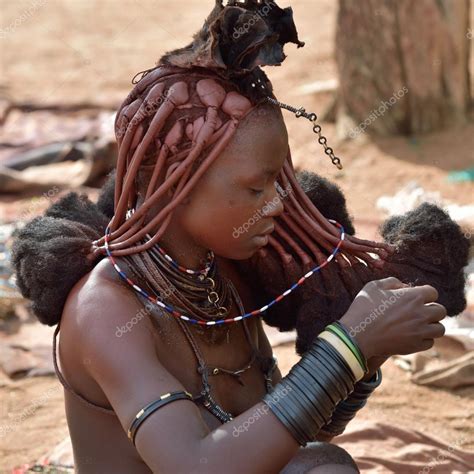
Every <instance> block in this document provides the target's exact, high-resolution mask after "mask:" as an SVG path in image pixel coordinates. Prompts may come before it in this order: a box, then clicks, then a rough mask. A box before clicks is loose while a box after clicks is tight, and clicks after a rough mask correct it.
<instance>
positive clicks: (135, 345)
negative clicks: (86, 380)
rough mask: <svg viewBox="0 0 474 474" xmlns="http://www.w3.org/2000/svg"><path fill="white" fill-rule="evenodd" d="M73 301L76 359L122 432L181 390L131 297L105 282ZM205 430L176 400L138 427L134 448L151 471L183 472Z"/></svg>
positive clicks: (191, 409) (189, 406)
mask: <svg viewBox="0 0 474 474" xmlns="http://www.w3.org/2000/svg"><path fill="white" fill-rule="evenodd" d="M78 298H79V300H80V301H77V303H80V304H77V308H78V309H77V310H76V311H77V317H78V324H79V327H80V331H79V333H80V334H79V339H80V341H79V342H80V345H79V347H80V350H81V356H82V357H83V358H87V359H89V360H90V363H89V364H88V365H87V367H88V370H89V373H90V375H91V376H92V377H93V378H94V380H95V381H96V382H97V384H98V385H99V386H100V387H101V389H102V390H103V392H104V393H105V395H106V396H107V399H108V400H109V402H110V404H111V405H112V407H113V409H114V411H115V412H116V414H117V416H118V418H119V420H120V423H121V424H122V427H123V429H124V430H125V431H127V430H128V428H129V426H130V423H131V422H132V420H133V419H134V417H135V415H136V414H137V412H138V411H139V410H140V409H142V408H143V407H144V406H145V405H147V404H148V403H150V402H152V401H155V400H157V399H158V398H159V397H160V396H161V395H163V394H165V393H167V392H171V391H180V390H184V387H183V386H182V384H181V383H180V382H179V381H178V380H177V379H176V378H175V377H174V376H173V375H172V374H170V373H169V372H168V371H167V370H166V369H165V368H164V367H163V365H162V364H161V363H160V361H159V360H158V358H157V356H156V352H155V346H154V344H155V342H154V339H153V336H152V332H151V331H152V326H151V324H150V321H149V320H148V316H146V315H144V310H143V309H142V306H141V305H140V304H139V303H138V301H137V300H136V299H135V297H134V295H133V294H132V293H130V292H129V291H127V290H126V289H124V288H122V287H120V286H118V285H116V284H107V283H106V284H104V285H101V286H100V295H98V294H97V291H90V292H89V293H86V295H85V296H84V297H83V298H80V295H78ZM140 311H141V312H140ZM127 323H129V324H128V327H129V328H130V330H129V331H127V332H124V333H123V334H121V335H120V331H118V328H120V327H122V326H126V325H127ZM208 432H209V430H208V428H207V426H206V425H205V423H204V421H203V419H202V417H201V414H200V412H199V410H198V408H197V406H196V405H195V403H193V402H191V401H189V400H179V401H175V402H173V403H170V404H168V405H166V406H165V407H164V408H162V409H160V410H158V411H157V412H155V413H154V414H153V416H151V417H149V418H148V419H147V420H146V421H145V422H144V423H143V424H142V426H141V427H140V429H139V430H138V433H137V437H136V447H137V450H138V452H139V453H140V455H141V456H142V458H143V460H144V461H145V463H146V464H147V465H148V466H149V467H150V468H151V469H153V471H164V472H168V471H171V470H173V471H175V472H176V471H177V470H178V471H179V469H177V468H178V467H180V466H182V467H183V471H184V470H186V468H187V467H188V466H192V465H193V463H194V459H193V458H194V456H195V455H197V447H198V445H199V441H200V440H201V439H202V438H204V437H205V436H206V435H207V433H208ZM184 447H185V448H186V449H184ZM193 447H195V448H196V449H193Z"/></svg>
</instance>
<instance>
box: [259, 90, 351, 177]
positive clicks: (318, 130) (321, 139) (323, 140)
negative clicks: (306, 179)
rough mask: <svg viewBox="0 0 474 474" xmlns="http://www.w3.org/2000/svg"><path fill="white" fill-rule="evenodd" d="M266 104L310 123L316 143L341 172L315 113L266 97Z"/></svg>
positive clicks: (338, 160)
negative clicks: (270, 104)
mask: <svg viewBox="0 0 474 474" xmlns="http://www.w3.org/2000/svg"><path fill="white" fill-rule="evenodd" d="M267 100H268V102H271V103H272V104H274V105H277V106H278V107H280V108H282V109H286V110H289V111H290V112H292V113H294V114H295V115H296V118H300V117H304V118H305V119H308V120H309V121H310V122H312V123H313V124H314V125H313V132H314V133H316V134H317V135H318V137H319V138H318V142H319V143H320V144H321V145H322V146H323V147H324V153H326V155H328V156H329V158H331V161H332V164H333V165H334V166H336V168H337V169H339V170H342V163H341V160H340V159H339V158H338V157H337V156H336V155H335V154H334V150H333V149H332V148H331V147H330V146H328V141H327V138H326V137H325V136H324V135H323V134H322V133H321V125H318V124H317V123H316V121H317V120H318V116H317V115H316V114H315V113H308V112H306V109H305V108H304V107H301V108H299V109H297V108H296V107H292V106H291V105H288V104H284V103H283V102H279V101H278V100H276V99H274V98H273V97H267Z"/></svg>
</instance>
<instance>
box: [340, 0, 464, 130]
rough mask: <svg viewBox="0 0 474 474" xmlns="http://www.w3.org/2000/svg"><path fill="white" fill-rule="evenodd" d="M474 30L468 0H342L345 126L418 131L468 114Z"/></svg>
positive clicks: (342, 110) (342, 112)
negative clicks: (470, 37)
mask: <svg viewBox="0 0 474 474" xmlns="http://www.w3.org/2000/svg"><path fill="white" fill-rule="evenodd" d="M469 31H470V30H469V0H416V1H415V0H340V1H339V14H338V27H337V38H336V58H337V65H338V71H339V79H340V95H339V97H340V103H339V110H338V121H339V122H340V124H341V123H345V124H346V125H345V134H346V135H349V136H351V137H355V136H356V135H358V134H359V133H361V132H363V131H365V130H370V131H371V132H373V133H376V134H379V135H393V134H400V133H402V134H418V133H424V132H430V131H434V130H437V129H440V128H443V127H446V126H450V125H451V124H453V123H456V124H458V123H462V122H464V121H465V120H466V118H467V112H468V107H469V104H470V83H469V47H470V40H469ZM347 119H349V120H347ZM347 124H349V125H347Z"/></svg>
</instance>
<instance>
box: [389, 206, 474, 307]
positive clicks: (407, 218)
mask: <svg viewBox="0 0 474 474" xmlns="http://www.w3.org/2000/svg"><path fill="white" fill-rule="evenodd" d="M380 232H381V234H382V236H383V238H384V240H385V241H386V242H389V243H391V244H393V245H395V246H396V248H397V251H396V252H395V254H393V255H392V256H390V258H389V259H388V260H387V261H386V262H384V273H385V274H393V275H394V276H396V277H397V278H399V279H400V280H402V281H404V282H407V283H408V282H410V283H414V284H417V285H425V284H428V285H432V286H434V287H435V288H436V289H437V290H438V292H439V299H438V302H439V303H440V304H442V305H443V306H445V307H446V309H447V311H448V315H450V316H455V315H458V314H460V313H461V312H462V311H464V309H465V308H466V297H465V294H464V289H465V284H466V276H465V274H464V272H463V269H464V267H465V266H466V265H467V264H468V261H469V247H470V243H469V239H468V238H467V237H466V236H465V235H464V233H463V231H462V229H461V227H460V226H459V225H458V224H457V223H456V222H454V221H453V220H452V219H451V218H450V217H449V215H448V214H447V213H446V212H445V211H443V210H442V209H440V208H439V207H438V206H435V205H434V204H428V203H424V204H422V205H421V206H419V207H418V208H416V209H414V210H413V211H411V212H408V213H407V214H404V215H403V216H394V217H391V218H390V219H388V220H387V221H386V222H385V223H384V224H383V225H382V226H381V229H380Z"/></svg>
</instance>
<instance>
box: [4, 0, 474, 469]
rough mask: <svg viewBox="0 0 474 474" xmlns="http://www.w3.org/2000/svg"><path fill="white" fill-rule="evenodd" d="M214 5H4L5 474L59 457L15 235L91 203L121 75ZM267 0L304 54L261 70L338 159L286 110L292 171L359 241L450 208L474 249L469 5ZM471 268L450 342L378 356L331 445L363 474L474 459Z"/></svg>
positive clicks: (287, 338)
mask: <svg viewBox="0 0 474 474" xmlns="http://www.w3.org/2000/svg"><path fill="white" fill-rule="evenodd" d="M213 5H214V1H213V0H188V1H184V0H174V1H172V2H166V1H164V0H62V1H58V0H28V1H16V0H0V72H1V74H0V472H11V471H12V469H13V468H14V467H17V468H18V469H17V470H16V471H15V472H18V473H19V472H26V471H27V469H28V467H27V465H29V466H30V467H31V464H32V463H33V464H34V463H36V462H37V463H39V464H47V462H46V459H48V462H51V459H53V460H56V463H57V464H62V465H63V466H67V465H70V464H71V455H70V448H69V445H68V439H67V434H68V432H67V425H66V420H65V414H64V407H63V394H62V387H61V386H60V384H59V382H58V381H57V379H56V376H55V375H54V370H53V368H52V360H51V342H52V328H48V327H43V326H41V325H40V324H39V323H37V322H36V320H35V318H34V316H33V315H32V314H31V311H30V309H29V306H28V302H26V301H24V300H23V299H22V298H21V297H20V296H19V294H18V292H17V291H16V289H15V283H14V277H13V275H12V272H11V268H10V266H9V245H10V243H11V235H12V233H13V232H14V231H15V229H17V228H19V227H21V225H22V224H23V223H24V222H26V221H28V220H29V219H31V218H33V217H34V216H36V215H38V214H41V212H42V211H44V209H46V208H47V207H48V206H49V205H50V204H51V203H52V202H54V201H56V200H57V199H58V198H60V197H61V196H63V195H64V194H66V193H67V192H68V191H70V190H76V191H79V192H85V193H87V194H88V195H89V197H91V199H95V198H96V197H97V194H98V189H99V188H100V186H101V185H102V183H103V181H104V179H105V176H106V175H107V173H108V172H109V171H110V170H111V169H113V167H114V163H115V159H116V145H115V140H114V134H113V121H114V114H115V110H116V109H117V108H118V106H119V105H120V103H121V101H122V100H123V99H124V98H125V96H126V95H127V94H128V92H129V91H130V89H131V87H132V85H131V80H132V78H133V77H134V76H135V74H137V73H138V72H139V71H143V70H146V69H148V68H150V67H153V66H154V64H155V63H156V61H157V60H158V58H159V57H160V56H161V55H162V54H163V53H164V52H166V51H169V50H172V49H174V48H178V47H182V46H185V45H187V44H188V43H189V42H190V41H191V39H192V34H193V33H194V32H196V31H197V30H198V29H199V28H200V27H201V26H202V23H203V20H204V19H205V17H206V16H207V14H208V13H209V12H210V11H211V9H212V7H213ZM279 5H280V6H281V7H286V6H289V5H291V6H292V7H293V10H294V17H295V23H296V25H297V27H298V31H299V37H300V39H301V40H302V41H304V42H305V43H306V46H305V47H304V48H301V49H298V50H297V49H296V46H295V45H287V46H286V50H285V51H286V53H287V55H288V58H287V60H286V61H285V62H284V64H283V65H282V66H281V67H276V68H266V73H267V74H268V76H269V77H270V79H271V80H272V82H273V84H274V87H275V94H276V96H277V97H278V98H279V100H281V101H283V102H286V103H290V104H292V105H294V106H295V107H301V106H303V107H305V108H306V110H307V111H309V112H313V111H314V112H316V113H317V114H318V117H319V119H320V122H321V123H322V127H323V133H324V134H325V135H326V136H327V137H328V141H329V144H330V146H331V147H333V148H334V150H335V152H336V155H337V156H338V157H340V159H341V160H342V163H343V167H344V168H343V170H338V169H337V168H336V167H335V166H333V165H332V164H331V161H330V159H329V158H328V157H327V156H326V155H325V154H324V150H323V149H322V147H321V145H319V144H318V142H317V139H316V136H315V135H314V134H313V133H312V131H311V127H310V126H309V125H308V123H304V122H301V121H298V119H296V118H295V117H294V115H292V114H290V113H288V115H286V116H285V120H286V123H287V126H288V129H289V135H290V144H291V147H292V153H293V159H294V162H295V164H296V166H297V167H298V168H300V169H302V168H304V169H310V170H312V171H314V172H316V173H318V174H321V175H323V176H325V177H327V178H329V179H331V180H332V181H334V182H336V183H337V184H338V185H339V186H340V187H341V189H342V190H343V191H344V193H345V195H346V198H347V202H348V208H349V211H350V213H351V214H352V216H353V217H354V223H355V227H356V229H357V234H358V236H360V237H363V238H370V239H372V238H378V226H379V225H380V223H381V222H383V221H384V220H385V219H386V218H387V217H388V216H391V215H394V214H400V213H404V212H406V211H409V210H411V209H413V208H414V207H416V206H418V205H419V204H420V203H422V202H425V201H428V202H433V203H437V204H438V205H440V206H441V207H443V208H445V209H446V210H447V211H448V212H449V213H450V215H451V217H452V218H453V219H454V220H456V221H457V222H458V223H459V224H460V225H461V226H462V228H463V231H464V232H465V235H466V237H467V238H469V239H471V242H472V241H473V240H474V238H473V235H474V121H473V119H474V108H473V97H474V79H473V71H474V52H473V48H472V45H473V38H474V2H473V1H470V0H293V1H291V2H290V1H287V0H284V1H283V0H281V1H280V2H279ZM466 274H467V287H466V292H467V295H468V308H467V309H466V311H465V312H464V313H463V314H462V315H460V316H459V317H457V318H455V319H453V320H450V321H449V327H448V336H447V337H445V338H443V340H442V343H440V345H439V347H438V346H435V348H434V349H432V350H431V351H427V353H423V354H417V355H416V356H414V357H399V358H392V359H390V360H389V362H388V363H387V364H386V365H385V366H384V367H385V369H384V377H385V382H384V384H383V385H382V387H381V388H380V389H379V390H378V392H377V393H376V394H375V395H374V396H373V398H372V400H371V401H370V403H369V405H368V407H367V408H366V409H365V410H364V411H363V412H362V413H361V414H359V416H358V418H357V420H356V421H355V422H354V424H356V423H359V424H358V425H356V426H355V427H354V428H352V430H353V431H354V433H353V434H352V436H353V437H352V438H351V437H350V436H348V437H347V438H344V436H346V435H344V436H343V437H341V438H342V439H343V441H341V443H343V444H341V445H344V443H346V445H345V447H347V448H348V449H349V450H350V452H351V453H352V454H354V453H355V454H356V455H357V456H359V458H358V459H360V460H364V459H365V461H363V462H365V463H366V464H364V466H365V467H366V472H420V471H421V470H422V469H425V471H424V472H469V469H468V467H466V466H467V465H468V464H469V462H473V464H474V460H473V459H474V457H471V458H468V457H466V456H467V454H465V451H466V450H467V451H468V450H471V451H472V450H473V449H474V428H473V426H474V353H473V349H474V260H473V259H472V255H471V264H470V266H469V267H467V268H466ZM269 335H270V338H271V340H272V344H273V345H274V347H275V352H276V355H277V357H278V358H279V362H280V365H281V367H282V372H284V373H285V372H286V371H288V370H289V368H290V367H291V366H292V365H293V364H294V363H295V362H296V361H297V356H296V354H295V351H294V335H293V334H291V333H278V332H276V331H272V330H270V329H269ZM28 408H30V409H28ZM364 423H365V424H364ZM403 430H405V431H403ZM420 433H425V434H427V435H434V436H436V437H437V439H438V440H440V444H438V445H436V443H434V441H429V440H426V439H424V438H422V437H421V435H420ZM377 440H378V441H379V442H380V443H382V444H380V446H377V448H375V445H374V444H373V443H375V442H376V441H377ZM355 441H358V442H357V443H356V442H355ZM383 442H385V443H386V444H385V445H384V444H383ZM430 443H431V444H430ZM433 443H434V444H433ZM407 445H410V446H415V445H416V446H418V449H414V451H413V452H412V451H411V450H410V449H408V451H406V446H407ZM435 445H436V446H435ZM370 446H372V449H374V450H375V449H377V452H379V453H381V452H383V451H384V450H386V452H387V453H389V454H390V456H391V458H392V459H395V458H396V459H397V460H398V462H400V463H401V464H399V466H402V465H403V466H405V468H404V470H403V471H402V470H398V471H397V470H396V469H395V470H393V471H390V470H389V468H388V467H387V464H386V463H385V464H384V461H383V459H382V460H379V461H377V462H375V461H374V463H375V464H374V466H375V465H377V463H379V465H384V466H385V468H386V469H388V470H387V471H384V470H370V469H376V468H375V467H374V466H372V467H371V465H370V462H369V461H367V459H368V458H370V455H369V454H370V449H369V448H370ZM364 449H365V451H364ZM379 449H380V451H379ZM458 451H459V452H458ZM461 451H463V453H464V454H463V453H461ZM439 453H442V459H439ZM471 455H472V454H471ZM380 456H381V457H383V455H382V454H380ZM387 456H388V455H387ZM456 456H458V458H459V459H461V460H464V461H462V462H464V464H462V462H461V464H459V465H456V464H455V462H454V461H453V460H452V458H454V457H456ZM468 459H470V461H467V460H468ZM403 463H405V464H406V465H405V464H403ZM410 465H411V467H409V466H410ZM461 465H462V466H464V468H465V470H463V469H464V468H461V467H459V466H461ZM21 466H23V467H21ZM413 466H415V467H413ZM456 466H457V467H456ZM379 467H380V466H379ZM455 467H456V469H458V470H457V471H456V470H455ZM471 467H472V466H471ZM44 469H46V468H44ZM58 469H64V472H70V471H68V470H67V469H68V468H67V467H63V468H58ZM381 469H382V468H381ZM398 469H401V468H400V467H399V468H398ZM410 469H414V470H410ZM443 469H444V470H443ZM472 469H474V467H472ZM54 472H62V471H54ZM472 472H474V471H472Z"/></svg>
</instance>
